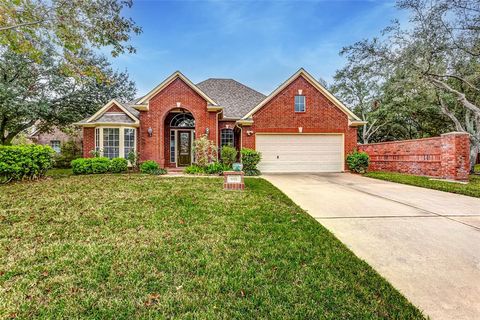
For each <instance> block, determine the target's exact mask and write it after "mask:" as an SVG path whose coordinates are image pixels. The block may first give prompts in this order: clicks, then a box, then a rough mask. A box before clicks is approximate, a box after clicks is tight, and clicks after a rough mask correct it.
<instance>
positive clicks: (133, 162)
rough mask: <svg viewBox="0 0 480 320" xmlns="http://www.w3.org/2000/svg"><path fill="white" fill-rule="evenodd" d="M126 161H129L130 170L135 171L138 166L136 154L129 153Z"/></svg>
mask: <svg viewBox="0 0 480 320" xmlns="http://www.w3.org/2000/svg"><path fill="white" fill-rule="evenodd" d="M127 160H128V161H130V164H131V165H132V168H134V169H136V168H137V164H138V153H136V152H135V151H130V152H129V153H128V155H127Z"/></svg>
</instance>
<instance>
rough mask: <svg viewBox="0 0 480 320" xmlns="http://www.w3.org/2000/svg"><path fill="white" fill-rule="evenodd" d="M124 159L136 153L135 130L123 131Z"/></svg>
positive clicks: (126, 129)
mask: <svg viewBox="0 0 480 320" xmlns="http://www.w3.org/2000/svg"><path fill="white" fill-rule="evenodd" d="M123 147H124V150H125V151H124V158H125V159H128V154H129V153H130V152H135V129H133V128H125V129H124V131H123Z"/></svg>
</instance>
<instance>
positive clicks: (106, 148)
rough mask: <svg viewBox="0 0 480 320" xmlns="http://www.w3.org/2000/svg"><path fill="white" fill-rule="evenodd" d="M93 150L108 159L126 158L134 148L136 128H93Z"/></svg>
mask: <svg viewBox="0 0 480 320" xmlns="http://www.w3.org/2000/svg"><path fill="white" fill-rule="evenodd" d="M95 150H96V151H99V152H100V153H101V155H102V156H104V157H107V158H110V159H113V158H127V157H128V153H129V152H131V151H133V152H135V150H136V129H135V128H125V127H119V128H95Z"/></svg>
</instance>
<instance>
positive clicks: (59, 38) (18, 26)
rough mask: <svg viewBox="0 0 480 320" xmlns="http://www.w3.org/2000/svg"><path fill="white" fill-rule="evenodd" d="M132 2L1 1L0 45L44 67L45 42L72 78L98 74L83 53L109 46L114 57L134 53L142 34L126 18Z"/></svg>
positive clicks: (123, 0) (121, 0)
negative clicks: (132, 40)
mask: <svg viewBox="0 0 480 320" xmlns="http://www.w3.org/2000/svg"><path fill="white" fill-rule="evenodd" d="M131 6H132V0H89V1H69V0H51V1H39V0H22V1H16V0H3V1H2V2H1V3H0V45H3V46H6V47H8V48H9V49H10V50H12V51H13V52H15V53H17V54H22V55H25V56H26V57H28V58H29V59H32V60H34V61H36V62H37V63H40V61H39V59H42V58H44V57H45V55H44V54H43V53H44V52H43V49H44V48H43V46H44V43H51V44H52V45H53V46H54V47H55V48H56V50H54V51H53V52H52V54H54V55H55V56H56V57H57V58H59V59H61V60H62V62H63V63H64V68H65V69H66V70H69V71H70V72H71V75H84V74H85V73H87V74H89V73H90V74H91V73H96V75H97V76H98V77H100V76H101V74H99V71H100V70H99V69H97V68H95V65H91V64H90V63H91V61H90V60H89V59H85V55H84V53H85V51H87V50H91V49H94V48H101V47H109V48H111V54H112V55H113V56H118V55H119V54H122V53H124V52H130V53H133V52H135V48H134V47H132V46H131V45H129V44H128V41H129V40H130V38H131V34H139V33H141V28H140V27H138V26H137V25H136V24H135V23H134V21H133V20H132V19H130V18H125V17H123V16H122V10H123V9H124V8H130V7H131Z"/></svg>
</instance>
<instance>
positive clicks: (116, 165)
mask: <svg viewBox="0 0 480 320" xmlns="http://www.w3.org/2000/svg"><path fill="white" fill-rule="evenodd" d="M127 169H128V161H127V159H124V158H114V159H112V161H111V162H110V172H113V173H122V172H125V171H127Z"/></svg>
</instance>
